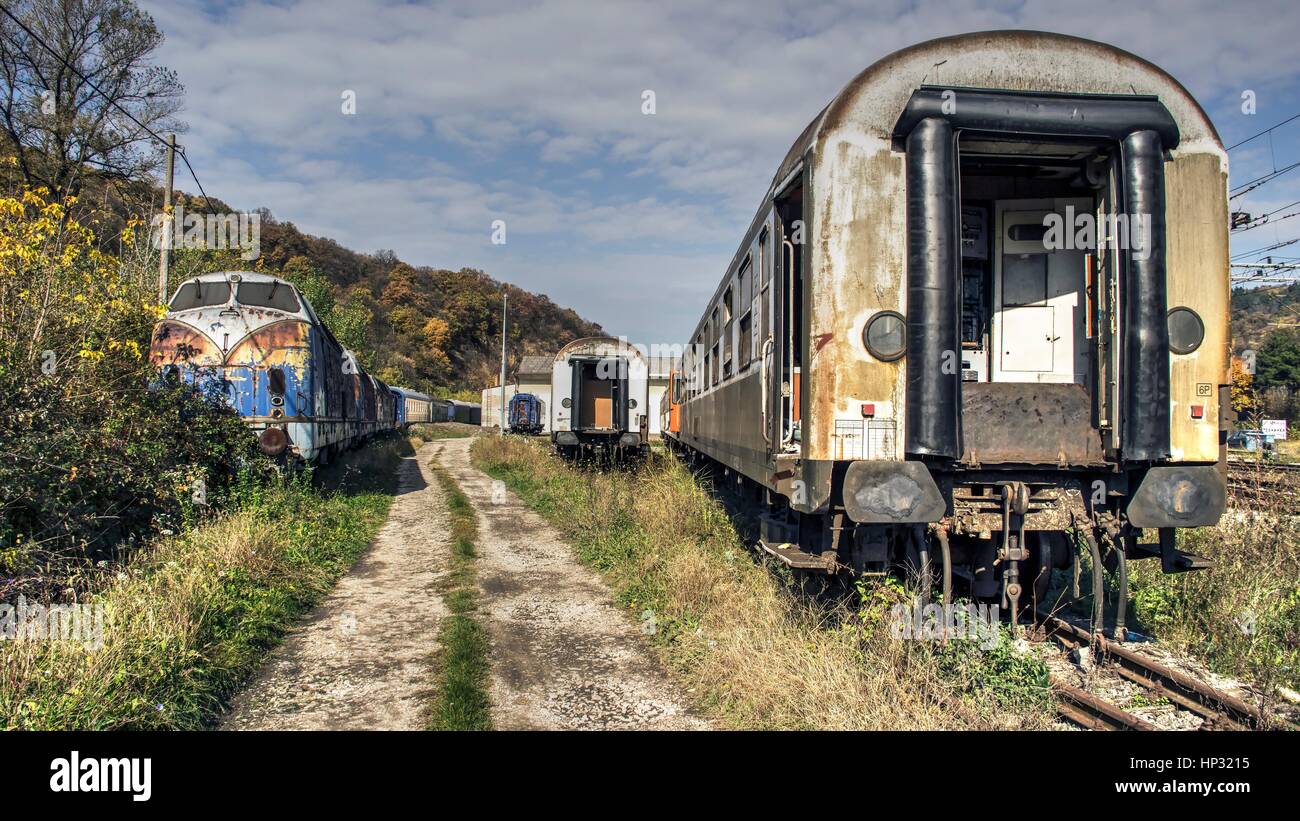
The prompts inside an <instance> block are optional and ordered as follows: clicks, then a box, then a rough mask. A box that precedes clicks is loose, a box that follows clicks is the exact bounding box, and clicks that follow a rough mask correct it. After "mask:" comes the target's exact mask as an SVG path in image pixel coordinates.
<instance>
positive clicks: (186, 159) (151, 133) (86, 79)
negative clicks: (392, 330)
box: [0, 5, 1300, 211]
mask: <svg viewBox="0 0 1300 821" xmlns="http://www.w3.org/2000/svg"><path fill="white" fill-rule="evenodd" d="M0 11H3V12H4V13H5V16H6V17H8V18H9V19H10V20H13V21H14V22H15V23H16V24H17V25H18V27H19V28H20V29H22V30H23V31H25V32H27V36H28V37H30V38H32V39H33V40H35V41H36V42H37V43H38V44H40V46H41V48H43V49H45V50H46V51H48V52H49V53H50V54H52V55H53V56H54V59H56V60H58V61H59V62H60V63H63V65H64V66H65V67H66V68H67V69H68V71H71V72H72V73H73V74H75V75H77V77H78V78H79V79H80V80H81V81H82V82H83V83H85V84H86V85H88V86H90V87H91V89H93V90H94V92H95V93H96V94H98V95H99V96H101V97H103V98H104V100H105V102H107V103H108V104H109V105H111V106H112V107H113V108H116V109H117V110H118V111H120V112H122V113H123V114H125V115H126V117H127V119H129V120H130V121H131V122H133V123H135V124H136V125H138V126H139V127H140V128H141V129H143V130H144V131H145V132H146V133H147V134H149V136H151V137H153V138H154V139H155V140H157V141H158V142H159V143H160V144H162V145H163V146H167V147H171V143H170V142H168V141H167V140H164V139H163V138H162V137H160V136H159V135H158V133H157V132H156V131H154V130H153V129H152V128H150V127H149V126H147V125H145V124H144V123H142V122H140V121H139V120H137V119H136V118H135V115H134V114H132V113H131V112H130V111H127V110H126V109H125V108H123V107H122V106H121V105H119V104H118V102H117V101H116V100H114V99H113V98H112V97H109V96H108V95H107V94H105V93H104V91H103V89H101V88H100V87H99V86H97V85H95V84H94V83H93V82H91V81H90V78H89V77H87V76H86V75H84V74H82V73H81V72H80V71H78V70H77V69H76V67H75V66H73V65H72V64H71V63H69V62H68V61H67V60H65V59H63V55H61V54H59V53H58V52H57V51H55V50H54V48H53V47H52V46H50V44H49V43H46V42H45V41H44V40H42V39H41V38H40V36H39V35H38V34H37V33H36V32H34V31H32V30H31V29H30V28H28V27H27V24H26V23H24V22H23V21H22V20H19V19H18V17H17V16H16V15H14V13H13V12H12V11H10V10H9V9H8V8H7V7H5V6H3V5H0ZM1297 116H1300V115H1297ZM175 150H176V153H178V154H180V155H181V159H182V160H183V161H184V162H185V167H186V168H188V169H189V171H190V176H191V177H193V178H194V184H195V185H197V186H198V187H199V193H200V194H202V195H203V201H204V202H205V203H207V205H208V210H209V211H216V210H217V209H215V208H213V207H212V200H210V199H208V194H207V192H206V191H204V190H203V183H201V182H199V175H198V174H196V173H194V166H192V165H190V160H189V157H187V156H185V150H184V149H181V148H176V149H175Z"/></svg>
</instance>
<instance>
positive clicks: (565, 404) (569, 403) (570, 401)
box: [560, 396, 573, 408]
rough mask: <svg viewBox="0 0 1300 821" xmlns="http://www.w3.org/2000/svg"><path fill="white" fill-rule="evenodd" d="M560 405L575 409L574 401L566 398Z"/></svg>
mask: <svg viewBox="0 0 1300 821" xmlns="http://www.w3.org/2000/svg"><path fill="white" fill-rule="evenodd" d="M560 404H561V405H563V406H564V407H566V408H571V407H573V400H572V399H570V398H569V397H567V396H566V397H564V399H562V400H561V401H560Z"/></svg>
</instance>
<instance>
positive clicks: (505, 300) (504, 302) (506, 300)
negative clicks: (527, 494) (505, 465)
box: [501, 288, 510, 436]
mask: <svg viewBox="0 0 1300 821" xmlns="http://www.w3.org/2000/svg"><path fill="white" fill-rule="evenodd" d="M509 304H510V294H508V293H506V289H505V288H502V289H501V434H502V435H503V436H504V435H505V432H506V307H507V306H508V305H509Z"/></svg>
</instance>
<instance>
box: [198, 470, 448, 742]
mask: <svg viewBox="0 0 1300 821" xmlns="http://www.w3.org/2000/svg"><path fill="white" fill-rule="evenodd" d="M434 453H435V450H434V448H433V447H432V446H431V445H430V444H426V445H424V447H422V448H421V449H420V450H419V452H418V453H417V454H416V455H415V456H413V457H406V458H404V459H403V460H402V461H401V462H400V463H399V465H398V468H397V470H398V490H397V494H398V495H397V496H396V498H394V499H393V504H392V507H391V508H390V509H389V513H388V518H387V520H385V522H384V524H383V527H381V528H380V530H379V534H378V535H377V537H376V538H375V542H374V544H372V545H371V546H370V548H369V549H368V550H367V551H366V553H365V554H364V555H363V556H362V557H361V558H360V559H359V560H358V561H357V563H356V564H355V565H353V567H352V568H351V570H349V571H348V572H347V574H345V575H344V576H343V578H341V579H340V580H339V583H338V585H337V586H335V588H334V590H333V591H331V592H330V593H329V595H328V596H326V597H325V599H324V601H322V602H321V603H320V604H319V605H318V606H317V607H316V609H315V610H313V611H312V613H311V615H309V616H308V617H307V618H306V619H305V620H304V621H303V622H302V623H301V624H299V625H298V626H296V627H295V628H293V629H292V630H291V631H290V633H289V635H288V636H286V637H285V640H284V642H283V643H282V644H281V645H280V646H279V647H277V648H276V649H275V650H274V651H273V652H272V654H271V657H270V658H269V659H268V660H267V662H266V663H265V664H264V665H263V667H262V669H261V671H260V672H259V673H258V674H257V676H256V677H255V678H254V680H253V681H252V683H251V684H249V685H248V687H246V688H245V689H244V690H243V691H242V692H241V693H240V694H239V695H238V696H237V697H236V698H235V700H234V702H233V704H232V705H231V709H230V711H229V713H227V715H226V717H225V719H224V720H223V721H222V723H221V729H225V730H387V729H392V730H418V729H423V727H424V726H425V721H426V716H425V706H426V704H427V703H428V701H429V699H430V697H431V696H432V695H433V688H434V669H433V666H432V662H433V656H434V653H435V652H436V650H437V647H438V628H439V625H440V623H441V621H442V619H443V617H444V616H445V615H446V614H447V608H446V606H445V605H444V604H443V601H442V595H441V593H440V592H439V589H438V588H439V584H438V583H439V580H440V578H441V577H442V575H443V574H444V573H445V572H446V571H447V568H448V566H449V564H450V551H451V545H450V540H449V538H448V535H447V528H448V514H447V508H446V500H445V497H444V495H443V492H442V489H441V488H440V487H439V486H438V484H437V482H436V481H435V480H434V477H433V475H432V472H431V471H430V469H429V467H428V462H429V460H430V459H431V458H432V457H433V455H434Z"/></svg>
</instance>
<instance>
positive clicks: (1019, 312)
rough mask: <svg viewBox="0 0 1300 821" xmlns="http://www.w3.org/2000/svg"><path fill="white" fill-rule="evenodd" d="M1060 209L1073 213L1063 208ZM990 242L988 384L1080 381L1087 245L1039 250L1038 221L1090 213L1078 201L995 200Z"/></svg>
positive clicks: (1084, 361) (1084, 375)
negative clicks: (990, 368) (991, 290)
mask: <svg viewBox="0 0 1300 821" xmlns="http://www.w3.org/2000/svg"><path fill="white" fill-rule="evenodd" d="M1067 206H1072V207H1073V211H1072V212H1068V211H1067V210H1066V208H1067ZM996 211H997V215H996V223H995V224H996V226H997V231H996V234H995V240H994V249H993V256H994V271H993V283H994V295H993V296H994V298H993V353H994V355H993V357H992V359H993V363H992V364H993V381H995V382H1078V383H1080V384H1087V380H1088V362H1089V358H1088V345H1089V344H1090V343H1089V340H1088V338H1087V326H1086V323H1087V318H1086V316H1085V293H1084V289H1085V282H1084V265H1085V264H1086V260H1087V253H1088V251H1087V249H1081V248H1051V249H1049V248H1046V247H1045V246H1044V244H1043V237H1044V234H1045V233H1046V225H1045V218H1046V217H1047V216H1048V215H1049V214H1052V213H1054V212H1055V213H1057V214H1059V215H1060V217H1061V219H1062V220H1065V221H1066V230H1067V231H1070V232H1073V228H1072V227H1070V222H1069V220H1070V219H1072V218H1073V217H1074V216H1075V215H1080V214H1090V213H1091V212H1092V203H1091V201H1089V200H1080V199H1056V200H1003V201H1000V202H998V203H997V204H996Z"/></svg>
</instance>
